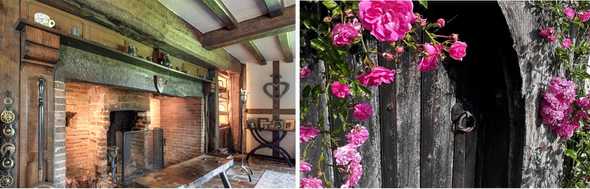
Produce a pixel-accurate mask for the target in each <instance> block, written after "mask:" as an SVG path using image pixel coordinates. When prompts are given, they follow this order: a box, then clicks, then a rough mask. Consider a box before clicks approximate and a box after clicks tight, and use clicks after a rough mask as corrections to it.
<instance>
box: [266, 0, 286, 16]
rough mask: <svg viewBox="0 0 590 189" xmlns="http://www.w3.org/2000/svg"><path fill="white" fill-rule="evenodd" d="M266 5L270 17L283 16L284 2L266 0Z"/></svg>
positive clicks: (280, 0) (281, 0)
mask: <svg viewBox="0 0 590 189" xmlns="http://www.w3.org/2000/svg"><path fill="white" fill-rule="evenodd" d="M264 5H265V6H266V10H267V13H268V16H269V17H271V18H272V17H276V16H279V15H281V14H283V9H284V5H283V0H264Z"/></svg>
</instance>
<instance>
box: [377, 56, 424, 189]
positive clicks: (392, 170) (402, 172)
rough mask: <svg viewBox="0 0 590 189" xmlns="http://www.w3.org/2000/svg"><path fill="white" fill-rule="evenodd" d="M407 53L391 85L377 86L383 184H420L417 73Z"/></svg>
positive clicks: (391, 185)
mask: <svg viewBox="0 0 590 189" xmlns="http://www.w3.org/2000/svg"><path fill="white" fill-rule="evenodd" d="M411 53H412V52H408V53H407V54H406V55H404V57H403V58H402V61H401V62H400V63H399V64H400V65H399V69H397V70H396V81H395V82H394V86H392V87H387V86H386V87H382V88H381V89H380V93H381V97H382V99H383V100H382V101H380V104H381V106H385V111H382V112H381V115H380V117H381V118H382V121H381V127H382V143H381V146H382V151H381V152H382V157H384V158H383V160H382V165H385V166H384V167H383V169H382V173H383V176H382V177H383V187H420V124H421V123H420V122H421V120H420V100H421V98H420V94H421V93H420V72H419V71H418V69H417V67H416V64H413V63H412V61H413V60H412V59H411V58H410V54H411Z"/></svg>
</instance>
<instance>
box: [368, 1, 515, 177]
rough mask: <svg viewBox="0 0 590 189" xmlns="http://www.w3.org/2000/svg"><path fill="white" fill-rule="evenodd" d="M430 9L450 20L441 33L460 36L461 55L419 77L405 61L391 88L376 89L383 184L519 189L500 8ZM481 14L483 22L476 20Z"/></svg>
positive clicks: (507, 40) (511, 56)
mask: <svg viewBox="0 0 590 189" xmlns="http://www.w3.org/2000/svg"><path fill="white" fill-rule="evenodd" d="M429 10H431V11H430V12H429V13H430V14H432V15H427V16H430V17H432V18H438V17H443V18H451V17H453V16H456V18H455V19H454V20H453V21H452V22H449V24H448V25H447V26H445V29H444V30H443V31H441V33H445V32H447V30H448V31H452V32H457V33H459V34H460V40H461V41H466V42H467V43H468V44H469V48H468V55H467V57H465V58H464V59H463V61H461V62H458V61H455V60H451V59H449V60H447V61H446V62H442V63H440V64H439V67H438V69H436V70H435V71H432V72H422V73H421V72H419V71H418V70H417V67H416V64H417V62H418V60H413V59H409V57H408V58H407V59H405V60H403V61H402V62H401V63H400V64H401V65H397V66H396V67H397V73H398V74H397V75H396V81H395V84H394V85H392V86H385V87H381V88H380V89H379V94H380V95H379V104H380V109H379V114H380V116H379V119H380V123H381V126H380V127H381V141H382V142H381V149H382V150H381V165H382V170H381V171H382V175H381V177H382V181H383V183H382V186H383V187H519V186H520V178H521V176H520V174H521V171H520V169H521V167H522V166H521V164H522V150H523V146H522V141H523V140H524V132H523V131H524V106H523V104H524V99H523V97H522V94H521V92H520V90H521V87H520V86H521V83H522V79H521V78H520V70H519V67H518V59H517V55H516V53H515V51H514V49H513V48H512V44H513V41H512V38H511V35H510V33H509V31H508V27H507V25H506V23H505V21H504V16H503V14H502V12H501V10H500V8H499V6H498V5H497V3H496V2H489V3H455V4H453V3H449V2H444V3H437V2H433V3H431V4H429ZM481 14H484V15H488V16H487V18H486V19H489V20H486V21H485V22H482V21H481V20H476V18H477V15H481ZM430 17H429V19H430ZM484 23H485V24H484ZM447 33H448V32H447ZM385 50H387V49H380V50H379V51H380V52H383V51H385ZM410 53H412V52H410ZM380 64H381V65H383V66H386V67H394V65H392V64H391V63H386V62H380ZM368 174H370V173H368Z"/></svg>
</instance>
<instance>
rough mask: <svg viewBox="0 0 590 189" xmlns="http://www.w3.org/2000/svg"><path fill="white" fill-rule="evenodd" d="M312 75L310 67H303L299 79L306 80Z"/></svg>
mask: <svg viewBox="0 0 590 189" xmlns="http://www.w3.org/2000/svg"><path fill="white" fill-rule="evenodd" d="M310 75H311V69H309V67H308V66H303V68H301V70H300V71H299V77H300V78H301V79H305V78H307V77H309V76H310Z"/></svg>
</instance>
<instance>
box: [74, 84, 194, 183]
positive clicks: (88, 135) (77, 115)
mask: <svg viewBox="0 0 590 189" xmlns="http://www.w3.org/2000/svg"><path fill="white" fill-rule="evenodd" d="M65 92H66V94H65V96H66V112H67V114H68V116H69V117H71V118H70V120H69V121H68V125H67V127H66V144H65V146H66V157H67V160H66V174H67V177H68V181H69V182H70V183H69V184H70V186H73V184H77V186H80V187H82V186H84V185H88V186H90V187H92V186H95V185H93V184H94V183H96V182H102V181H101V180H100V178H103V179H110V178H109V177H108V175H109V173H110V171H111V170H110V169H109V162H108V160H107V132H108V130H109V126H110V124H111V123H110V117H109V116H110V114H111V112H114V111H135V112H137V117H136V122H135V126H134V130H150V129H153V128H162V130H163V133H164V141H165V142H164V163H165V166H168V165H171V164H175V163H178V162H181V161H185V160H188V159H190V158H192V157H196V156H198V155H200V154H201V153H203V151H204V144H205V141H204V140H205V136H204V134H205V131H204V127H203V123H202V120H203V117H202V111H201V110H202V108H203V106H202V104H201V99H200V98H180V97H169V96H160V95H155V94H153V93H148V92H141V91H134V90H129V89H122V88H114V87H108V86H103V85H95V84H88V83H78V82H67V83H66V84H65ZM141 141H143V140H141ZM131 153H135V152H133V151H132V152H131ZM142 163H143V162H142ZM73 182H75V183H73ZM88 182H90V183H88Z"/></svg>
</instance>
